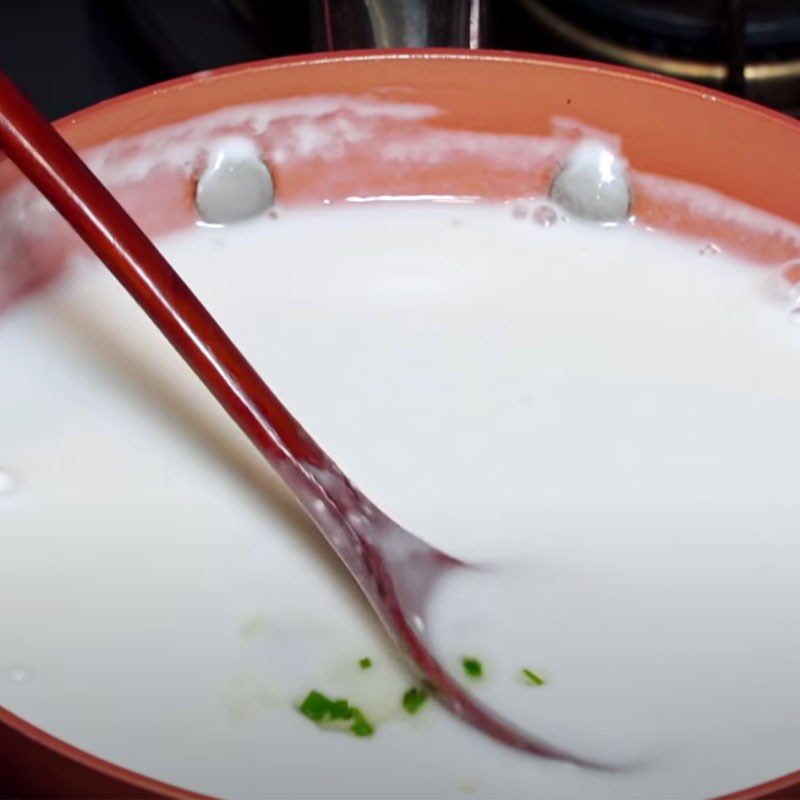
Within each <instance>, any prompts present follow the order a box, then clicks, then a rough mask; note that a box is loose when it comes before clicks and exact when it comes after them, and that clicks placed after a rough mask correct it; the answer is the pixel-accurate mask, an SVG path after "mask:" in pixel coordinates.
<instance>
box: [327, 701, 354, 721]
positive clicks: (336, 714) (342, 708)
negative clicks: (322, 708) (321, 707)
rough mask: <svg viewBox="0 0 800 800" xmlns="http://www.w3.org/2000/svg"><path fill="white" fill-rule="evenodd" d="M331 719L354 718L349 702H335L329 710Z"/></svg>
mask: <svg viewBox="0 0 800 800" xmlns="http://www.w3.org/2000/svg"><path fill="white" fill-rule="evenodd" d="M328 713H329V714H330V715H331V719H350V718H351V717H352V716H353V709H351V708H350V704H349V703H348V702H347V700H333V701H332V702H331V704H330V707H329V708H328Z"/></svg>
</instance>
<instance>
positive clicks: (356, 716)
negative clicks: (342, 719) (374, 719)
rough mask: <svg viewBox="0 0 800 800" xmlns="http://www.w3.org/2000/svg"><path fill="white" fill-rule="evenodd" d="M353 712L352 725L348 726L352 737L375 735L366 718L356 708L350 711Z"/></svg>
mask: <svg viewBox="0 0 800 800" xmlns="http://www.w3.org/2000/svg"><path fill="white" fill-rule="evenodd" d="M352 711H353V720H354V722H353V724H352V725H351V726H350V733H352V734H353V736H360V737H364V736H372V734H373V733H375V728H374V727H373V726H372V725H371V724H370V723H369V722H367V719H366V717H365V716H364V715H363V714H362V713H361V710H360V709H358V708H354V709H352Z"/></svg>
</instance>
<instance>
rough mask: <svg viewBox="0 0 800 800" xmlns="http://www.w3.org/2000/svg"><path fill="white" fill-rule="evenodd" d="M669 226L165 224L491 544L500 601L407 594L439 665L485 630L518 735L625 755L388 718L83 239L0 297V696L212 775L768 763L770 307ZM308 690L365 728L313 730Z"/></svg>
mask: <svg viewBox="0 0 800 800" xmlns="http://www.w3.org/2000/svg"><path fill="white" fill-rule="evenodd" d="M701 244H702V243H693V242H682V241H678V240H675V239H670V238H667V237H664V236H662V235H658V234H654V233H647V232H645V231H641V230H636V229H632V228H630V227H629V226H627V225H626V226H621V227H618V228H614V229H602V228H596V227H591V226H583V225H578V224H575V223H564V222H563V221H561V220H559V221H558V222H557V223H556V224H553V225H549V226H544V225H541V224H535V222H534V221H533V220H532V219H531V218H530V217H523V218H515V217H514V215H513V214H512V212H511V209H510V208H499V209H491V208H479V207H463V206H460V207H447V206H441V205H439V206H406V207H397V206H396V207H394V208H386V207H379V206H372V207H365V206H361V207H358V208H352V207H351V208H347V209H344V210H335V209H328V210H325V211H315V212H310V211H308V212H297V211H294V212H288V213H286V214H284V215H282V216H281V218H280V219H279V220H261V221H259V222H253V223H247V224H244V225H240V226H236V227H233V228H230V229H227V230H222V231H218V230H196V231H193V232H191V233H185V234H181V235H180V236H176V237H174V238H172V239H167V240H165V241H164V242H163V248H164V251H165V253H166V254H167V256H168V257H169V258H170V259H171V260H172V262H173V263H174V264H175V265H176V266H177V267H178V268H179V270H180V271H181V273H182V274H183V275H184V277H185V278H186V279H187V280H188V281H189V283H190V285H191V286H192V287H193V288H194V289H195V291H196V292H197V293H198V294H199V296H200V298H201V299H202V300H203V301H204V302H206V304H207V305H208V306H209V307H210V309H211V310H212V312H213V313H214V314H215V315H216V316H217V317H218V319H219V321H220V322H221V323H222V325H223V326H224V327H225V328H226V329H228V330H229V331H230V332H231V333H232V334H233V336H234V338H235V340H236V341H237V343H238V344H239V345H240V346H241V348H242V349H243V351H244V352H245V354H246V355H247V356H248V358H250V360H251V361H252V362H253V363H254V364H255V366H256V367H257V368H258V369H259V370H260V371H261V373H262V374H263V375H264V377H265V378H266V380H267V381H268V383H269V384H270V385H271V386H272V387H273V388H274V389H275V391H276V392H277V393H278V395H279V396H280V397H281V398H282V399H283V400H284V401H285V402H286V404H287V405H288V407H289V408H290V409H291V410H292V411H293V412H294V413H295V414H296V415H297V416H298V418H299V419H300V420H301V421H302V422H303V423H304V425H305V426H306V427H307V428H308V429H309V430H310V431H311V432H312V434H313V435H314V436H315V437H317V438H318V440H319V441H320V442H321V444H322V445H323V446H324V447H325V448H326V449H327V450H328V451H329V452H330V453H331V454H333V455H334V457H335V458H336V459H337V461H338V462H339V463H340V465H341V466H342V468H343V469H344V470H345V472H347V473H348V474H349V475H351V476H352V478H353V479H354V480H355V481H356V482H357V483H358V484H359V485H360V486H361V487H362V488H363V489H364V490H365V492H366V493H367V495H368V496H370V497H372V498H373V499H374V500H375V501H376V502H377V503H378V504H379V505H381V506H382V507H383V508H384V509H385V510H386V511H387V512H388V513H389V514H390V515H392V516H393V517H394V518H395V519H397V520H398V521H399V522H400V523H401V524H403V525H404V526H406V527H408V528H409V529H410V530H412V531H414V532H416V533H417V534H419V535H421V536H423V537H424V538H426V539H427V540H429V541H430V542H431V543H433V544H434V545H436V546H438V547H441V548H442V549H444V550H446V551H448V552H451V553H453V554H454V555H456V556H459V557H462V558H464V559H467V560H470V561H474V562H478V563H483V562H491V563H498V564H503V563H506V564H512V565H514V568H513V569H512V570H511V571H510V572H509V575H510V577H509V578H508V579H507V580H505V581H504V584H503V585H504V587H505V588H504V590H503V593H505V594H507V595H508V598H507V600H508V605H505V606H504V605H503V604H504V602H505V600H504V598H503V597H501V596H499V595H500V592H498V590H496V589H495V588H490V589H488V590H486V591H485V592H484V590H483V589H481V588H480V587H477V588H476V586H475V584H474V583H473V585H472V586H471V587H469V588H467V589H466V590H465V589H464V587H463V586H459V585H458V583H457V582H456V581H453V583H452V584H451V585H450V586H449V587H447V586H446V587H444V588H443V590H442V595H441V596H440V597H439V598H438V599H437V600H436V606H437V607H436V608H435V609H434V612H435V614H434V617H433V635H434V636H435V637H436V641H437V642H438V643H439V647H440V648H441V651H442V653H444V654H445V656H446V657H447V658H448V659H449V661H450V663H452V664H453V666H454V668H455V669H459V668H460V667H459V661H460V658H461V657H462V656H464V655H474V656H477V657H479V658H481V660H482V661H483V662H484V664H485V666H486V673H487V674H486V677H485V678H484V680H483V681H482V682H480V683H479V684H475V686H476V690H477V691H478V692H479V693H481V694H482V695H483V696H485V697H486V698H487V699H490V700H492V701H493V702H495V703H496V704H497V705H498V706H499V707H500V708H504V709H510V710H511V711H512V712H513V713H515V714H516V713H521V714H522V716H523V718H524V719H525V720H526V722H527V724H528V727H530V729H531V730H532V731H533V732H534V733H536V734H537V735H540V736H543V737H545V738H547V739H549V740H551V741H553V742H554V743H558V744H561V745H563V746H565V747H569V748H571V749H572V750H574V751H575V752H576V753H578V754H579V755H582V754H585V755H587V756H594V757H601V758H609V759H611V760H614V759H617V760H623V761H627V760H633V761H635V762H636V764H637V768H636V769H632V770H630V771H623V772H621V773H619V774H602V773H597V772H592V771H587V770H582V769H579V768H576V767H573V766H568V765H563V764H557V763H552V762H545V761H541V760H537V759H534V758H531V757H528V756H523V755H520V754H518V753H516V752H513V751H511V750H509V749H506V748H504V747H502V746H499V745H496V744H494V743H492V742H491V741H489V740H487V739H486V738H485V737H483V736H482V735H480V734H478V733H476V732H475V731H473V730H471V729H469V728H467V727H466V726H464V725H463V724H462V723H460V722H459V721H457V720H455V719H454V718H453V717H451V716H450V715H448V714H447V713H446V712H444V711H442V710H441V709H439V708H438V707H437V706H436V705H435V704H434V703H430V702H429V703H428V704H427V705H426V706H425V707H424V708H423V709H422V710H421V711H420V713H419V714H418V715H416V716H413V717H411V716H409V715H407V714H405V712H404V711H403V710H402V709H401V707H400V698H401V697H402V694H403V692H404V691H405V689H406V688H407V687H408V686H409V685H410V683H411V682H410V679H409V678H408V676H407V674H406V673H405V672H404V670H403V669H402V667H400V666H399V664H398V663H397V661H396V660H395V657H394V655H393V653H392V651H391V649H390V648H388V646H387V644H386V641H385V639H384V637H383V634H382V633H381V632H380V630H379V629H378V627H377V625H376V623H374V621H373V620H372V617H371V614H370V612H369V611H368V610H367V609H366V608H365V606H364V604H363V603H362V602H361V601H360V599H359V597H358V594H357V592H356V591H355V590H354V588H353V587H352V586H351V584H350V581H349V578H348V577H347V576H346V575H345V573H344V570H343V569H342V568H340V567H339V565H338V564H337V563H336V561H335V559H334V558H333V557H331V556H330V555H329V554H328V553H327V550H326V548H325V546H324V545H323V544H322V543H321V541H320V540H319V538H318V536H317V534H316V533H315V532H314V531H313V530H312V529H311V526H310V525H309V524H308V523H307V522H306V521H305V520H304V519H303V517H302V515H301V514H300V512H299V511H298V510H297V509H296V507H295V505H294V503H293V501H292V500H291V499H290V498H288V496H287V494H286V492H285V491H284V490H283V489H282V488H281V486H280V485H279V484H278V483H277V481H276V479H274V478H273V476H272V475H271V474H270V472H269V470H268V469H267V468H266V467H265V466H264V465H263V463H262V461H261V459H260V457H259V456H258V455H257V454H256V453H255V452H254V451H253V449H252V448H251V447H250V446H249V444H248V443H247V442H246V441H245V440H244V438H243V436H242V435H241V434H239V433H238V431H237V430H236V429H235V427H234V426H233V424H232V423H230V422H229V420H228V419H227V418H226V417H225V415H224V413H223V412H222V411H220V410H219V409H218V408H217V406H216V404H215V402H214V401H213V400H212V399H210V397H209V396H207V393H206V391H205V390H204V389H203V388H201V386H200V385H199V383H198V382H197V381H196V379H195V378H194V377H193V376H192V375H191V374H190V373H189V371H188V369H187V368H186V367H185V366H184V365H183V364H182V362H181V361H180V360H179V358H178V357H177V356H176V355H174V354H173V353H172V351H171V350H170V348H169V347H168V346H167V345H166V344H165V343H164V342H163V341H162V340H161V338H160V335H159V334H158V333H157V332H156V331H155V330H154V329H153V328H152V326H151V324H150V323H149V322H148V321H147V320H146V319H145V317H144V315H143V314H142V313H141V312H140V311H139V310H138V308H136V307H135V306H134V304H133V302H132V301H131V300H129V299H128V298H127V296H126V295H125V294H124V293H123V292H122V291H121V290H120V289H119V287H118V286H117V284H116V283H115V282H114V280H113V279H112V278H111V277H110V276H109V275H107V274H106V273H105V272H104V271H103V270H102V269H100V268H98V267H97V266H90V267H87V266H84V267H82V268H81V269H78V270H76V271H74V272H73V273H72V274H71V275H70V276H69V278H68V279H66V280H64V281H62V282H61V283H60V284H59V285H57V286H54V287H52V288H51V289H50V290H48V291H47V292H46V293H45V294H43V295H40V296H39V297H38V298H35V299H33V300H30V301H28V302H27V303H25V304H24V305H22V306H19V307H17V308H15V309H12V310H11V311H10V312H9V313H7V314H6V315H4V316H3V317H2V318H0V353H2V358H3V364H4V365H5V369H6V370H7V374H13V376H14V380H12V381H6V382H4V385H3V391H2V392H0V419H3V420H5V421H6V424H5V425H4V426H3V436H2V447H3V449H2V454H1V455H2V460H3V465H4V468H5V467H7V468H8V469H9V470H11V471H12V472H13V473H14V474H20V475H24V476H25V483H24V487H23V490H20V491H19V492H16V493H15V494H14V496H13V498H6V499H7V500H9V502H5V501H4V500H3V498H0V553H1V554H2V557H0V609H2V611H0V615H1V616H0V642H2V654H0V655H1V658H0V660H2V661H3V663H5V664H7V665H9V667H17V665H25V669H26V670H27V671H28V672H27V673H26V674H30V675H35V679H33V680H26V681H22V682H21V681H13V680H7V681H0V704H2V705H4V706H6V707H7V708H9V709H10V710H11V711H13V712H14V713H16V714H19V715H20V716H22V717H24V718H25V719H27V720H29V721H30V722H32V723H34V724H36V725H39V726H41V727H43V728H45V729H46V730H48V731H49V732H51V733H53V734H55V735H56V736H60V737H62V738H64V739H66V740H68V741H70V742H71V743H73V744H75V745H77V746H79V747H82V748H84V749H87V750H89V751H91V752H93V753H95V754H97V755H99V756H102V757H103V758H107V759H109V760H112V761H116V762H119V763H121V764H123V765H124V766H126V767H129V768H131V769H134V770H138V771H141V772H144V773H146V774H148V775H151V776H153V777H156V778H159V779H162V780H166V781H169V782H172V783H176V784H179V785H181V786H185V787H188V788H191V789H195V790H198V791H202V792H207V793H210V794H216V795H223V796H236V797H281V798H286V797H297V798H300V797H309V796H325V797H365V798H366V797H425V798H430V797H436V798H444V797H459V796H463V795H464V794H467V793H468V794H471V795H475V796H478V797H485V798H498V797H504V798H505V797H508V798H537V800H586V799H587V798H592V800H603V799H604V798H605V799H607V800H621V799H622V798H631V799H634V798H635V800H665V798H670V800H671V799H672V798H681V800H690V799H691V798H705V797H709V796H714V795H718V794H722V793H724V792H727V791H732V790H735V789H740V788H743V787H745V786H748V785H752V784H754V783H757V782H760V781H763V780H766V779H769V778H773V777H776V776H777V775H780V774H783V773H786V772H789V771H792V770H794V769H796V768H797V767H798V766H800V764H798V753H799V752H800V689H798V686H799V685H800V684H798V675H800V647H798V646H797V637H798V634H797V631H798V630H800V624H799V623H800V602H798V600H800V597H799V595H800V588H799V586H798V581H797V579H796V573H797V564H798V556H800V543H798V539H797V535H796V520H797V517H798V512H799V511H800V496H798V492H797V482H796V477H795V468H796V462H797V456H796V452H797V433H796V431H797V409H798V407H799V406H800V369H798V362H800V333H799V332H798V330H797V328H795V327H793V326H792V325H791V324H790V323H789V320H788V315H789V309H790V307H791V303H790V301H789V300H788V299H787V298H786V297H785V296H782V295H781V294H780V292H775V291H774V284H773V283H772V282H771V278H774V277H775V276H774V275H773V276H770V275H769V274H768V271H767V270H764V269H762V268H757V267H753V266H750V265H747V264H744V263H741V262H738V261H736V260H734V259H733V258H731V257H729V256H727V255H726V254H724V253H717V254H708V253H707V254H701V253H700V252H699V251H700V249H701ZM11 500H13V502H10V501H11ZM517 575H525V576H528V577H526V578H525V580H524V581H522V580H521V579H520V580H518V579H517V577H516V576H517ZM465 591H466V596H464V592H465ZM476 597H477V599H476ZM509 607H510V608H511V609H512V610H516V612H517V613H516V615H515V616H513V618H510V617H509V616H508V614H507V613H506V612H505V611H503V608H509ZM459 609H462V610H466V609H471V611H470V614H469V619H468V620H467V624H465V623H464V621H463V620H461V621H459V619H458V615H459V613H461V612H460V611H459ZM496 609H497V610H496ZM487 619H488V620H489V622H488V623H487V621H486V620H487ZM509 631H510V637H511V638H509ZM519 631H522V633H518V632H519ZM509 641H514V642H515V644H514V646H509ZM364 656H369V657H370V658H371V659H372V661H373V664H374V666H373V668H372V669H370V670H366V671H363V670H361V669H359V666H358V663H357V662H358V659H360V658H362V657H364ZM522 667H528V668H531V669H534V670H536V671H537V672H541V673H542V674H543V675H544V676H545V677H546V679H547V683H546V684H545V685H544V686H533V685H529V684H525V683H524V682H522V681H521V680H520V675H519V671H520V669H521V668H522ZM312 688H317V689H320V690H322V691H324V692H327V693H329V694H331V695H333V696H337V697H347V698H348V699H349V700H350V701H351V702H353V703H355V704H357V705H359V706H360V707H361V708H363V710H364V711H365V713H366V714H367V716H368V717H369V718H370V719H371V720H373V721H374V722H375V723H376V733H375V736H374V737H373V738H371V739H357V738H355V737H352V736H350V735H347V734H344V733H340V732H323V731H320V730H318V729H317V728H315V727H314V726H313V725H312V724H311V723H310V722H309V721H308V720H307V719H305V718H304V717H302V716H301V715H300V714H298V713H297V711H296V710H295V708H294V706H295V705H296V704H297V703H298V702H299V701H300V700H302V698H303V696H304V695H305V694H306V692H307V691H308V690H309V689H312Z"/></svg>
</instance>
